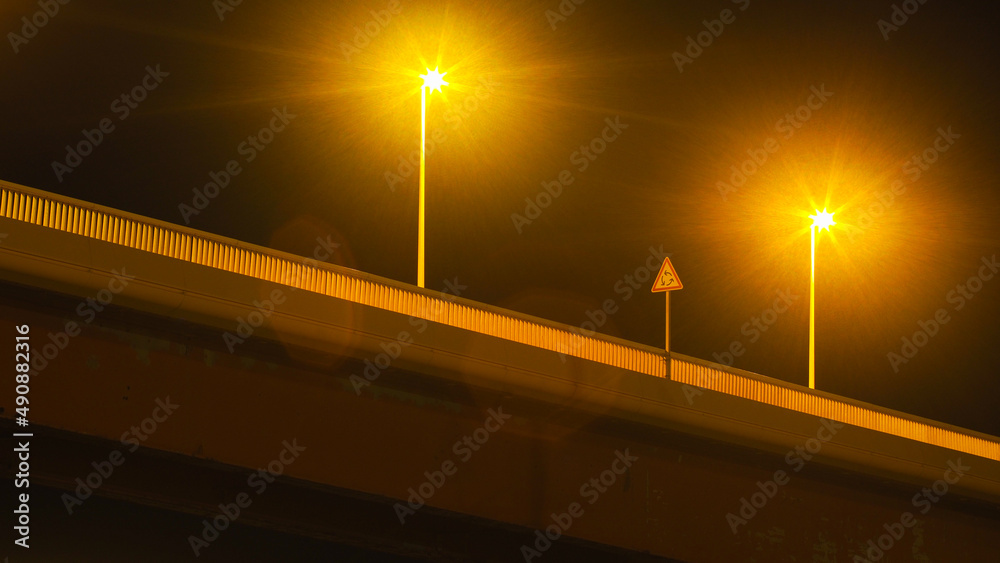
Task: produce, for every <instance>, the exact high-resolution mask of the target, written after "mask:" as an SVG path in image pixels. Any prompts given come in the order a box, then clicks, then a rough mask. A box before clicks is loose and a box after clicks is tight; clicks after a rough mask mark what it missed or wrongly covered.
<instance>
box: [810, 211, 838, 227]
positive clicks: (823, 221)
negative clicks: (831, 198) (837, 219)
mask: <svg viewBox="0 0 1000 563" xmlns="http://www.w3.org/2000/svg"><path fill="white" fill-rule="evenodd" d="M809 218H810V219H812V220H813V224H812V226H813V227H816V228H818V229H819V230H823V229H826V230H828V231H829V230H830V227H831V226H832V225H836V223H834V222H833V213H827V212H826V208H825V207H824V208H823V211H820V210H819V209H817V210H816V214H815V215H810V216H809Z"/></svg>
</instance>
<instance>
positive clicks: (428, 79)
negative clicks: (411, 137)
mask: <svg viewBox="0 0 1000 563" xmlns="http://www.w3.org/2000/svg"><path fill="white" fill-rule="evenodd" d="M446 74H448V73H447V72H438V69H437V67H434V70H431V69H429V68H428V69H427V74H421V75H420V78H423V79H424V83H423V85H421V86H420V192H419V194H418V198H419V201H420V203H419V208H420V210H419V218H418V221H417V229H418V233H417V287H424V157H425V155H424V147H425V145H426V144H427V93H428V92H432V93H433V92H434V90H437V91H438V92H440V91H441V86H447V85H448V83H447V82H445V81H444V75H446Z"/></svg>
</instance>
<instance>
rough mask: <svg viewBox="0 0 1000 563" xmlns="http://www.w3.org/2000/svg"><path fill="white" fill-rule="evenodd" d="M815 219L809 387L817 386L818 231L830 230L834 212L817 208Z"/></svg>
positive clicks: (813, 230) (812, 229)
mask: <svg viewBox="0 0 1000 563" xmlns="http://www.w3.org/2000/svg"><path fill="white" fill-rule="evenodd" d="M809 218H810V219H812V220H813V223H812V225H811V226H810V227H809V235H810V236H809V238H810V240H811V248H812V264H811V265H810V269H809V388H810V389H815V388H816V233H817V231H820V230H822V229H826V230H828V231H829V230H830V226H831V225H836V223H834V222H833V213H827V212H826V208H825V207H824V208H823V211H822V212H821V211H820V210H819V209H817V210H816V214H815V215H810V216H809Z"/></svg>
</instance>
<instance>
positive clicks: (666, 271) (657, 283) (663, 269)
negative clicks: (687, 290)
mask: <svg viewBox="0 0 1000 563" xmlns="http://www.w3.org/2000/svg"><path fill="white" fill-rule="evenodd" d="M682 287H684V285H683V284H682V283H681V279H680V278H678V277H677V270H674V265H673V264H671V263H670V258H664V259H663V266H660V273H659V274H656V278H655V279H654V280H653V289H652V291H653V293H656V292H657V291H673V290H675V289H680V288H682Z"/></svg>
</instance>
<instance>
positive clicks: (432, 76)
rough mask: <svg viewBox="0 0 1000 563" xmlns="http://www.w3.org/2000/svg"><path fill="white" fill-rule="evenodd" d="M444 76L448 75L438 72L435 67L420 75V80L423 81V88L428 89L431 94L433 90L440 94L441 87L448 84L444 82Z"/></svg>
mask: <svg viewBox="0 0 1000 563" xmlns="http://www.w3.org/2000/svg"><path fill="white" fill-rule="evenodd" d="M446 74H448V73H447V72H438V69H437V67H434V70H431V69H427V74H421V75H420V78H423V79H424V86H426V87H427V88H430V89H431V93H433V92H434V90H437V91H438V92H440V91H441V87H442V86H447V85H448V83H447V82H445V81H444V75H446Z"/></svg>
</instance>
